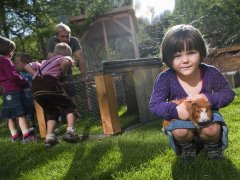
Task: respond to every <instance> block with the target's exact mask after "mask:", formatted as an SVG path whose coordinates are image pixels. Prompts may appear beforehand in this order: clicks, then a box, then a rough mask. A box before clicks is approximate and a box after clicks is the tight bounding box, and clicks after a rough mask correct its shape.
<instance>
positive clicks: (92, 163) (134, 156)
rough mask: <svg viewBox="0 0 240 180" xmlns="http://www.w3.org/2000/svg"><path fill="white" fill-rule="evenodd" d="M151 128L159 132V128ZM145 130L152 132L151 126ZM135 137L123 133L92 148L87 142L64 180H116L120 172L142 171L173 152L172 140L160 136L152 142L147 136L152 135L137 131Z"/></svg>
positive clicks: (81, 147)
mask: <svg viewBox="0 0 240 180" xmlns="http://www.w3.org/2000/svg"><path fill="white" fill-rule="evenodd" d="M151 127H152V130H153V131H155V128H156V126H154V125H151ZM143 129H148V130H149V131H151V128H150V127H144V128H143ZM158 130H159V129H158ZM149 134H150V133H149ZM154 134H155V132H154ZM159 134H160V133H159ZM131 135H132V136H133V138H132V139H131V137H130V136H131ZM131 135H130V134H129V135H125V134H123V135H119V136H116V137H112V138H108V139H105V140H104V141H98V143H95V144H92V147H91V148H89V147H86V146H87V145H90V144H86V143H83V144H82V146H79V147H80V148H79V149H78V150H77V151H76V154H75V157H74V159H73V161H72V164H71V167H70V168H69V171H68V174H67V175H66V176H65V177H64V179H66V180H67V179H112V178H113V177H112V176H113V174H115V173H116V172H123V171H126V170H130V169H132V168H137V169H138V168H141V166H142V165H143V164H144V163H147V162H149V161H150V160H151V159H154V158H155V157H156V156H159V155H160V154H161V155H163V154H165V153H166V152H167V151H168V150H169V146H168V141H167V140H165V141H164V140H160V139H158V138H159V137H160V135H159V137H156V134H155V138H156V139H154V140H153V141H151V140H150V139H152V138H151V137H147V136H148V133H146V134H144V133H142V132H140V133H137V132H136V134H135V135H134V133H131ZM140 135H142V137H140ZM126 136H127V137H126ZM152 136H153V135H152ZM88 150H90V151H88Z"/></svg>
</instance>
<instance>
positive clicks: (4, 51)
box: [0, 36, 16, 56]
mask: <svg viewBox="0 0 240 180" xmlns="http://www.w3.org/2000/svg"><path fill="white" fill-rule="evenodd" d="M15 48H16V45H15V43H14V42H13V41H11V40H10V39H8V38H5V37H2V36H0V55H4V56H7V55H9V54H10V53H11V52H12V51H14V50H15Z"/></svg>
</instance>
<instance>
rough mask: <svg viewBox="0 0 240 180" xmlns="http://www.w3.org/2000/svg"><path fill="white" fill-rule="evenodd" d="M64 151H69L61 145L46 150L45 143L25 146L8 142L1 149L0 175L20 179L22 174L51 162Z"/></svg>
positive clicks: (2, 144)
mask: <svg viewBox="0 0 240 180" xmlns="http://www.w3.org/2000/svg"><path fill="white" fill-rule="evenodd" d="M34 143H35V144H34ZM33 144H34V146H33ZM64 151H68V148H67V147H63V146H60V145H58V146H56V147H53V148H51V149H49V150H48V149H47V150H46V149H45V147H44V143H43V142H31V143H29V144H25V145H23V144H22V143H21V142H19V143H11V142H9V140H6V142H2V143H1V148H0V155H1V158H0V159H1V160H0V167H1V168H0V174H1V176H2V178H3V177H5V178H6V179H18V178H20V177H21V176H22V174H25V173H26V172H28V171H31V170H34V169H35V168H36V167H40V166H44V165H45V164H46V163H48V162H51V161H52V160H54V159H55V157H56V156H58V155H59V154H61V153H62V152H64ZM5 178H4V179H5ZM0 179H1V177H0Z"/></svg>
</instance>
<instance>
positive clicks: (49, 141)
mask: <svg viewBox="0 0 240 180" xmlns="http://www.w3.org/2000/svg"><path fill="white" fill-rule="evenodd" d="M57 143H58V140H57V138H56V137H55V138H53V139H45V147H46V148H49V147H52V146H54V145H56V144H57Z"/></svg>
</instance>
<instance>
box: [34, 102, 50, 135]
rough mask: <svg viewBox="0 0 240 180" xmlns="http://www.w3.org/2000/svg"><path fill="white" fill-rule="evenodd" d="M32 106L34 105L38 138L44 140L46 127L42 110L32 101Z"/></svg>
mask: <svg viewBox="0 0 240 180" xmlns="http://www.w3.org/2000/svg"><path fill="white" fill-rule="evenodd" d="M34 105H35V110H36V115H37V120H38V127H39V132H40V137H41V138H45V137H46V134H47V127H46V121H45V117H44V113H43V109H42V107H41V106H40V105H39V104H38V103H37V102H36V101H34Z"/></svg>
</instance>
